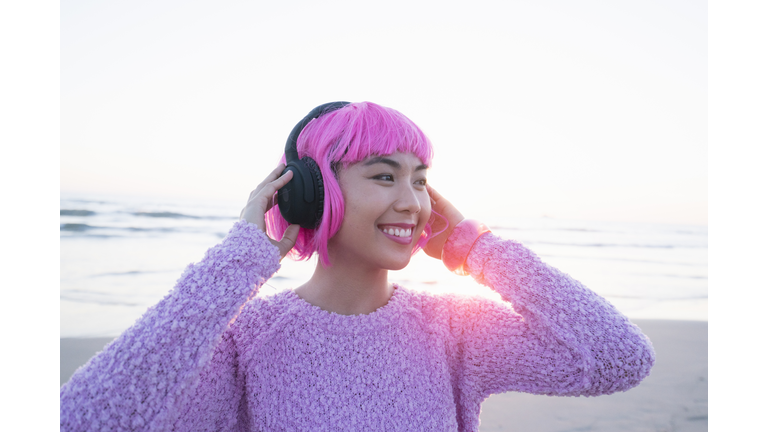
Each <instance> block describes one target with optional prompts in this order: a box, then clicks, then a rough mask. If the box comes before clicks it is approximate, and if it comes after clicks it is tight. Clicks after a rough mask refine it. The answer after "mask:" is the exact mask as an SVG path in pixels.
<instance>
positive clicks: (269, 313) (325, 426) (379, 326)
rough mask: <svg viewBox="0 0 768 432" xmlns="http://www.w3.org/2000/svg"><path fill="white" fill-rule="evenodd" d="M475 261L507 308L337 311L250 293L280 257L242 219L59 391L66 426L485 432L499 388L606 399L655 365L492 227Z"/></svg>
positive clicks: (615, 322) (416, 296) (595, 308)
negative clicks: (484, 416) (486, 409)
mask: <svg viewBox="0 0 768 432" xmlns="http://www.w3.org/2000/svg"><path fill="white" fill-rule="evenodd" d="M467 267H468V268H469V271H470V273H471V274H472V276H473V277H474V278H475V279H476V280H477V281H478V282H480V283H482V284H485V285H487V286H489V287H490V288H492V289H494V290H495V291H497V292H498V293H500V294H501V297H502V299H503V300H504V303H500V302H496V301H493V300H488V299H485V298H482V297H465V296H459V295H433V294H429V293H424V292H413V291H409V290H408V289H406V288H404V287H400V286H396V289H395V291H394V294H393V295H392V297H391V298H390V300H389V302H388V303H387V304H386V305H385V306H383V307H381V308H379V309H377V310H376V311H374V312H372V313H370V314H367V315H355V316H344V315H338V314H334V313H331V312H327V311H324V310H321V309H320V308H318V307H316V306H313V305H311V304H309V303H307V302H305V301H304V300H302V299H301V298H299V297H298V296H297V295H296V294H295V293H294V292H293V291H285V292H282V293H278V294H276V295H273V296H269V297H265V298H253V297H254V296H255V294H256V292H257V290H258V287H259V286H261V284H263V282H264V281H265V280H266V279H268V278H269V277H270V276H271V275H272V274H274V273H275V272H276V271H277V270H278V268H279V252H278V250H277V248H276V247H275V246H273V245H272V244H271V243H269V240H268V239H267V237H266V235H264V233H262V232H261V231H260V230H259V229H258V228H257V227H256V226H255V225H253V224H248V223H246V222H242V221H241V222H238V223H236V224H235V226H234V227H233V228H232V230H231V231H230V233H229V235H228V236H227V237H226V238H225V239H224V241H223V242H222V243H221V244H219V245H217V246H215V247H213V248H211V249H210V250H209V251H208V252H207V253H206V255H205V258H204V259H203V260H202V261H201V262H200V263H198V264H195V265H191V266H189V267H188V268H187V270H186V271H185V272H184V274H183V275H182V276H181V278H180V279H179V281H178V283H177V285H176V287H175V288H174V290H173V291H171V292H170V293H169V294H168V296H166V297H165V298H164V299H163V300H162V301H161V302H160V303H158V304H157V305H155V306H153V307H152V308H150V309H149V310H148V311H147V312H146V313H145V315H144V316H143V317H142V318H140V319H139V320H138V321H137V322H136V323H135V324H134V325H133V326H132V327H131V328H130V329H128V330H127V331H126V332H125V333H123V334H122V335H121V336H120V337H119V338H117V339H116V340H115V341H113V342H112V343H111V344H109V345H108V346H107V347H105V349H104V351H103V352H101V353H100V354H98V355H96V356H95V357H94V358H92V359H91V360H90V361H89V362H88V363H87V364H86V365H84V366H83V367H81V368H80V369H79V370H78V371H77V372H76V373H75V374H74V375H73V376H72V378H71V379H70V381H69V382H67V383H66V384H65V385H64V386H63V387H62V388H61V430H62V431H87V430H88V431H91V430H93V431H96V430H110V431H115V430H179V431H197V430H199V431H213V430H226V431H231V430H236V431H283V430H286V431H293V430H295V431H307V430H317V431H335V430H344V431H349V430H361V431H362V430H366V431H368V430H392V431H406V430H407V431H414V430H419V431H438V430H439V431H455V430H458V431H476V430H477V429H478V427H479V415H480V404H481V403H482V401H483V400H485V399H486V398H487V397H488V396H489V395H491V394H493V393H500V392H506V391H523V392H529V393H535V394H544V395H559V396H578V395H585V396H596V395H600V394H610V393H613V392H616V391H624V390H627V389H629V388H631V387H634V386H636V385H637V384H638V383H639V382H640V381H641V380H642V379H643V378H644V377H646V376H647V375H648V374H649V373H650V370H651V367H652V365H653V363H654V352H653V348H652V347H651V343H650V341H649V340H648V339H647V338H646V337H645V336H644V335H643V334H642V333H641V332H640V330H639V328H637V327H636V326H635V325H634V324H632V323H631V322H629V320H628V319H627V318H626V317H624V316H623V315H621V314H620V313H619V312H618V311H617V310H616V309H615V308H614V307H613V306H612V305H610V304H609V303H608V302H607V301H606V300H604V299H603V298H601V297H600V296H598V295H596V294H595V293H593V292H592V291H590V290H588V289H587V288H585V287H584V286H582V285H581V284H580V283H579V282H577V281H575V280H574V279H572V278H571V277H569V276H568V275H566V274H564V273H562V272H560V271H558V270H556V269H554V268H552V267H549V266H548V265H546V264H544V263H542V262H541V260H540V259H539V258H538V257H537V256H536V255H535V254H534V253H533V252H531V251H530V250H528V249H527V248H525V247H524V246H522V245H521V244H519V243H516V242H514V241H509V240H501V239H499V238H498V237H496V236H494V235H493V234H491V233H487V234H484V235H483V236H482V237H481V238H480V239H479V240H478V241H477V242H476V243H475V246H474V247H473V248H472V251H471V252H470V255H469V258H468V260H467Z"/></svg>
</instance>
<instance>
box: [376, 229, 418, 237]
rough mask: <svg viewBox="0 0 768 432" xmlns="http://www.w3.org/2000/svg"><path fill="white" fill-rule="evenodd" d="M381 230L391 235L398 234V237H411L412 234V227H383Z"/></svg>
mask: <svg viewBox="0 0 768 432" xmlns="http://www.w3.org/2000/svg"><path fill="white" fill-rule="evenodd" d="M381 232H384V233H387V234H389V235H393V236H398V237H410V236H411V232H412V231H411V229H410V228H408V229H400V228H382V229H381Z"/></svg>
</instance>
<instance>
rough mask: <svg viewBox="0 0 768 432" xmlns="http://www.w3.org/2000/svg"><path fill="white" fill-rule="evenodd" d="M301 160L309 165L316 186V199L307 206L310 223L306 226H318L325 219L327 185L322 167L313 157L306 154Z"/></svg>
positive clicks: (308, 168)
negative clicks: (321, 170)
mask: <svg viewBox="0 0 768 432" xmlns="http://www.w3.org/2000/svg"><path fill="white" fill-rule="evenodd" d="M301 161H302V162H304V165H305V166H306V167H307V171H308V172H309V173H310V175H311V176H312V179H313V180H314V181H313V182H312V183H313V186H314V189H315V190H314V198H315V199H314V200H313V201H312V202H311V203H308V204H309V205H308V206H307V207H308V209H307V218H308V220H307V222H308V225H311V226H307V227H304V228H312V229H314V228H317V227H318V226H319V225H320V221H321V220H322V219H323V208H324V206H325V187H324V183H323V174H322V173H321V172H320V167H319V166H318V165H317V162H315V160H314V159H312V158H311V157H309V156H304V157H303V158H301Z"/></svg>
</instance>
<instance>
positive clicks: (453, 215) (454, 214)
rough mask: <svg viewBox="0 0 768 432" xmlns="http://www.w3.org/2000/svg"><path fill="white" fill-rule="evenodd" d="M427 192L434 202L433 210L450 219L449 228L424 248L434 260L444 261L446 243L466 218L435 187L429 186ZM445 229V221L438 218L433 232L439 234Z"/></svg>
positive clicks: (433, 225)
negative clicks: (455, 228)
mask: <svg viewBox="0 0 768 432" xmlns="http://www.w3.org/2000/svg"><path fill="white" fill-rule="evenodd" d="M427 192H429V197H430V198H431V200H432V210H434V211H435V212H437V213H439V214H441V215H442V216H443V217H445V218H446V219H448V228H447V229H446V230H445V231H443V232H441V233H440V234H439V235H437V236H434V237H432V238H431V239H429V241H428V242H427V244H426V246H424V252H425V253H426V254H427V255H429V256H431V257H432V258H436V259H442V256H443V245H444V244H445V241H446V240H447V239H448V236H449V235H451V232H453V227H455V226H456V225H458V223H459V222H461V221H463V220H464V216H463V215H462V214H461V212H460V211H459V210H458V209H457V208H456V207H454V206H453V204H451V203H450V202H449V201H448V200H447V199H445V198H443V196H442V195H440V194H439V193H437V191H436V190H435V189H434V188H433V187H431V186H429V185H427ZM443 228H445V221H444V220H442V219H441V218H439V217H436V218H435V222H434V223H433V224H432V232H439V231H440V230H442V229H443Z"/></svg>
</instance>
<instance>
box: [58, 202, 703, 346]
mask: <svg viewBox="0 0 768 432" xmlns="http://www.w3.org/2000/svg"><path fill="white" fill-rule="evenodd" d="M243 204H244V202H242V203H238V202H230V201H202V200H192V199H180V198H179V199H173V200H168V199H156V198H138V197H124V196H113V195H97V194H88V195H85V194H67V193H62V194H61V201H60V225H61V226H60V240H61V242H60V244H61V258H60V259H61V275H60V277H61V279H60V280H61V286H60V299H61V301H60V305H61V327H60V336H61V337H112V336H117V335H119V334H120V333H121V332H123V331H124V330H125V329H127V328H128V327H129V326H130V325H131V324H133V323H134V322H135V321H136V319H138V318H139V317H140V316H141V315H142V314H143V313H144V312H145V311H146V309H147V308H148V307H149V306H151V305H153V304H155V303H157V302H158V301H159V300H160V299H161V298H163V297H164V296H165V295H166V294H167V293H168V291H169V290H171V289H172V288H173V286H174V284H175V282H176V280H177V279H178V277H179V276H180V275H181V273H182V271H183V269H184V268H185V267H186V266H187V264H189V263H192V262H196V261H199V260H200V259H201V258H202V257H203V255H204V253H205V251H206V250H207V249H208V248H210V247H212V246H214V245H215V244H217V243H218V242H220V241H221V239H223V238H224V236H225V235H226V233H227V232H228V231H229V229H230V227H231V226H232V224H233V223H235V222H236V221H237V218H238V216H239V214H240V210H241V208H242V206H243ZM477 217H478V218H480V217H479V216H477ZM481 219H482V220H483V221H484V222H485V223H486V224H487V225H489V226H490V227H491V229H492V230H493V232H494V233H495V234H498V235H500V236H501V237H503V238H508V239H514V240H517V241H520V242H522V243H523V244H524V245H526V246H528V247H529V248H530V249H532V250H533V251H534V252H536V254H538V255H539V256H540V257H541V259H542V260H543V261H544V262H546V263H548V264H550V265H552V266H554V267H557V268H558V269H560V270H562V271H564V272H566V273H568V274H569V275H571V276H572V277H573V278H575V279H577V280H579V281H581V282H582V283H584V285H586V286H587V287H589V288H590V289H592V290H593V291H595V292H597V293H598V294H600V295H601V296H603V297H605V298H606V299H608V301H610V302H611V303H612V304H613V305H614V306H616V307H617V308H618V309H619V310H620V311H622V312H623V313H624V314H626V315H627V316H628V317H630V318H631V319H672V320H697V321H706V320H707V304H708V295H707V227H706V226H698V225H666V224H641V223H626V222H594V221H576V220H564V219H555V218H511V217H510V218H498V219H491V218H481ZM315 264H316V261H315V260H314V259H312V260H310V261H309V262H294V261H291V260H290V259H284V260H283V262H282V268H281V269H280V271H279V272H278V273H277V274H276V275H275V276H274V277H273V278H272V279H270V280H269V281H268V282H267V284H266V285H265V286H264V287H262V289H261V290H260V292H259V295H260V296H262V295H271V294H274V293H276V292H278V291H281V290H285V289H290V288H293V287H296V286H299V285H301V284H302V283H304V282H305V281H306V280H307V279H309V277H310V276H311V275H312V272H313V270H314V267H315ZM390 280H392V281H394V282H397V283H399V284H400V285H403V286H406V287H409V288H412V289H417V290H429V291H433V292H449V291H453V292H462V293H467V294H470V293H473V294H477V293H480V294H481V295H485V296H489V297H492V298H497V299H498V298H499V296H498V295H497V294H495V293H494V292H492V291H491V290H490V289H488V288H486V287H484V286H481V285H479V284H477V283H476V282H475V281H474V280H473V279H472V278H471V277H469V276H466V277H462V276H457V275H454V274H452V273H450V272H448V271H447V270H446V269H445V267H444V266H443V264H442V263H441V262H440V261H438V260H435V259H432V258H430V257H428V256H426V255H425V254H424V253H419V254H417V255H416V256H414V257H413V259H412V260H411V264H410V265H409V266H408V267H406V268H405V269H403V270H400V271H395V272H391V273H390Z"/></svg>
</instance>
